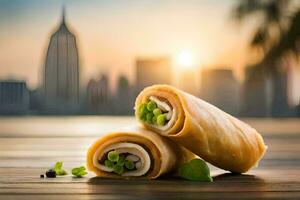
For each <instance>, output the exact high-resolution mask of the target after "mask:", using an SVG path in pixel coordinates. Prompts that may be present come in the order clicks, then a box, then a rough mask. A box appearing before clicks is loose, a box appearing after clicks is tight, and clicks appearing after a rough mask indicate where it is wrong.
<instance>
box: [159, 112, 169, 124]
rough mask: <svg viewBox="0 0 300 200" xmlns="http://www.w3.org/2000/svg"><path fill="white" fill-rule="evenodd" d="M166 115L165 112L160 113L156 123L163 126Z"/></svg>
mask: <svg viewBox="0 0 300 200" xmlns="http://www.w3.org/2000/svg"><path fill="white" fill-rule="evenodd" d="M166 119H167V118H166V115H165V114H161V115H159V116H158V117H157V124H158V125H159V126H164V125H165V124H166Z"/></svg>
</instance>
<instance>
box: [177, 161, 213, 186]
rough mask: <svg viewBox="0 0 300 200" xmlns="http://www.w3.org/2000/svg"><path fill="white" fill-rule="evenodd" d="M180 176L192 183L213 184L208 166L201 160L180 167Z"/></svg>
mask: <svg viewBox="0 0 300 200" xmlns="http://www.w3.org/2000/svg"><path fill="white" fill-rule="evenodd" d="M179 176H180V177H182V178H184V179H187V180H191V181H203V182H212V181H213V179H212V178H211V176H210V171H209V168H208V166H207V164H206V163H205V162H204V161H203V160H201V159H193V160H191V161H190V162H188V163H185V164H183V165H181V166H180V167H179Z"/></svg>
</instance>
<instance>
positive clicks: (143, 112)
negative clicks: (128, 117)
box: [138, 103, 148, 119]
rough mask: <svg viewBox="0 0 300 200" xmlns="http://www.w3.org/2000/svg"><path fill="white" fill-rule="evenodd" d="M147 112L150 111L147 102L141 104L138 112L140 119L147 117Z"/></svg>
mask: <svg viewBox="0 0 300 200" xmlns="http://www.w3.org/2000/svg"><path fill="white" fill-rule="evenodd" d="M147 113H148V110H147V104H146V103H142V104H140V105H139V107H138V114H139V117H140V119H145V117H146V115H147Z"/></svg>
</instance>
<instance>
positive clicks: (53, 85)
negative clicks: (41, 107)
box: [44, 8, 79, 112]
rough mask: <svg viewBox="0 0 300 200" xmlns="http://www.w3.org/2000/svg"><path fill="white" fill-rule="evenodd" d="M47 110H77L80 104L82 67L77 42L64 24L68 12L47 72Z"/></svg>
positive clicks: (49, 56) (53, 39)
mask: <svg viewBox="0 0 300 200" xmlns="http://www.w3.org/2000/svg"><path fill="white" fill-rule="evenodd" d="M44 73H45V74H44V95H45V104H46V108H47V110H51V111H54V112H56V111H62V112H67V111H69V110H74V109H75V108H76V107H77V105H78V100H79V64H78V50H77V45H76V38H75V36H74V34H72V33H71V32H70V31H69V29H68V27H67V24H66V21H65V8H63V10H62V19H61V23H60V26H59V28H58V30H57V31H56V32H55V33H54V34H52V36H51V38H50V42H49V46H48V51H47V56H46V63H45V70H44Z"/></svg>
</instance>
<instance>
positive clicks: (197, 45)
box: [0, 0, 254, 89]
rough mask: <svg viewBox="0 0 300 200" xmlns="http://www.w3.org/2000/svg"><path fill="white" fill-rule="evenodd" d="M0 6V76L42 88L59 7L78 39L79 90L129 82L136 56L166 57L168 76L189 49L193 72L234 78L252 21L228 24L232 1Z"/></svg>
mask: <svg viewBox="0 0 300 200" xmlns="http://www.w3.org/2000/svg"><path fill="white" fill-rule="evenodd" d="M0 2H1V6H0V42H1V44H2V45H1V46H0V52H1V54H0V65H1V68H0V78H1V79H21V80H26V82H27V84H28V86H29V87H30V88H31V89H34V88H36V87H37V86H39V85H40V84H41V83H42V80H40V79H39V77H41V74H42V69H43V67H44V66H43V65H44V60H45V57H46V49H47V45H48V43H49V36H50V35H51V34H52V33H53V32H54V31H55V30H56V29H57V27H58V26H59V23H60V18H61V8H62V6H63V5H65V7H66V21H67V23H68V25H69V27H70V30H71V31H72V32H73V33H75V35H76V36H77V42H78V50H79V57H80V60H79V62H80V67H81V77H80V78H81V88H85V86H86V84H87V82H88V81H89V80H90V79H91V78H95V79H97V78H98V77H99V76H100V74H101V73H104V74H107V75H109V77H110V82H111V84H110V85H112V86H113V88H115V86H116V82H117V78H118V77H119V76H120V75H125V76H127V77H128V78H129V81H130V82H131V83H133V82H135V81H136V80H135V73H136V72H135V61H136V59H137V57H145V58H153V57H154V58H155V57H160V56H168V57H170V58H171V59H172V61H173V67H174V68H175V69H173V71H180V70H182V69H179V68H180V66H179V64H178V62H177V61H178V57H179V56H180V54H181V52H189V53H190V54H191V55H192V57H193V58H192V59H193V63H192V65H193V67H195V68H198V67H199V68H200V67H207V66H216V67H222V68H224V67H225V68H231V69H233V70H235V72H236V73H237V74H239V75H241V74H242V73H241V70H242V69H243V67H244V66H245V65H246V63H247V56H246V55H247V51H248V50H247V44H248V39H247V38H248V37H249V34H250V33H249V30H251V24H250V25H245V26H243V27H237V26H236V24H235V23H233V22H232V20H231V19H230V9H231V8H232V6H233V4H234V3H235V2H234V1H232V0H227V1H222V3H219V2H218V1H184V2H183V1H182V2H180V1H179V2H175V1H151V2H149V1H125V0H123V1H89V2H86V1H76V0H75V1H66V0H65V1H51V2H48V1H33V0H29V1H26V2H23V1H6V0H1V1H0ZM253 23H254V22H253ZM233 52H234V53H233ZM15 57H18V59H15Z"/></svg>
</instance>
